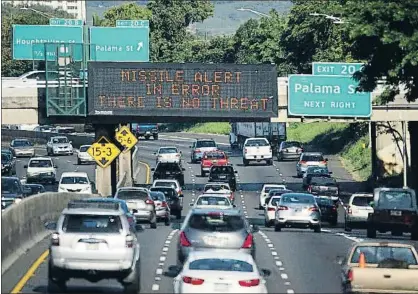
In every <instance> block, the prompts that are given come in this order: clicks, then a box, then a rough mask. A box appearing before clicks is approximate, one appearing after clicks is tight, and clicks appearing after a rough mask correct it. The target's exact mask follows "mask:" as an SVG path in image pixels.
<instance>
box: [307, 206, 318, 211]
mask: <svg viewBox="0 0 418 294" xmlns="http://www.w3.org/2000/svg"><path fill="white" fill-rule="evenodd" d="M309 211H319V209H318V207H316V206H312V207H310V208H309Z"/></svg>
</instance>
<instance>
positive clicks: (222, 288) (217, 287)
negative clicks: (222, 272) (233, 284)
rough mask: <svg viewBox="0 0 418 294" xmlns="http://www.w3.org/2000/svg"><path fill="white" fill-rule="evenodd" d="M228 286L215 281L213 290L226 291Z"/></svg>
mask: <svg viewBox="0 0 418 294" xmlns="http://www.w3.org/2000/svg"><path fill="white" fill-rule="evenodd" d="M228 288H229V285H228V284H219V283H215V291H220V292H221V291H222V292H226V291H227V290H228Z"/></svg>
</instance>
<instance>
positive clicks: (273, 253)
mask: <svg viewBox="0 0 418 294" xmlns="http://www.w3.org/2000/svg"><path fill="white" fill-rule="evenodd" d="M271 249H272V250H274V248H271ZM271 255H273V256H277V252H276V251H273V252H271Z"/></svg>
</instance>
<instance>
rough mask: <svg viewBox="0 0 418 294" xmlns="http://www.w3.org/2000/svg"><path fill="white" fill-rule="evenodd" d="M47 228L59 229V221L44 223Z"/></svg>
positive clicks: (51, 229) (50, 229) (49, 229)
mask: <svg viewBox="0 0 418 294" xmlns="http://www.w3.org/2000/svg"><path fill="white" fill-rule="evenodd" d="M44 226H45V229H47V230H48V231H55V230H56V229H57V223H56V222H47V223H45V224H44Z"/></svg>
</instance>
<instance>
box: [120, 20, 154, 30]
mask: <svg viewBox="0 0 418 294" xmlns="http://www.w3.org/2000/svg"><path fill="white" fill-rule="evenodd" d="M116 27H140V28H149V20H147V19H145V20H128V19H120V20H117V21H116Z"/></svg>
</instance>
